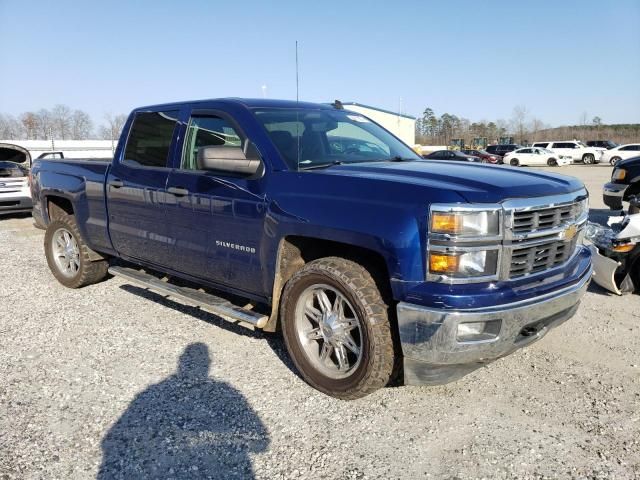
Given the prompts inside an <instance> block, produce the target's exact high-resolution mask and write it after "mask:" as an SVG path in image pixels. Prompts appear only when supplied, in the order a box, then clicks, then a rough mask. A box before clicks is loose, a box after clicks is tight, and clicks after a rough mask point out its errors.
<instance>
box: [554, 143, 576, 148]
mask: <svg viewBox="0 0 640 480" xmlns="http://www.w3.org/2000/svg"><path fill="white" fill-rule="evenodd" d="M574 147H575V143H564V142H556V143H554V144H553V145H552V148H574Z"/></svg>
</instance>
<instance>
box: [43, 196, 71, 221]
mask: <svg viewBox="0 0 640 480" xmlns="http://www.w3.org/2000/svg"><path fill="white" fill-rule="evenodd" d="M44 206H45V217H46V222H47V223H49V222H51V221H52V220H55V219H56V218H59V217H60V216H61V215H74V214H75V209H74V207H73V203H72V202H71V200H70V199H69V198H68V197H65V196H63V195H59V194H46V195H45V196H44Z"/></svg>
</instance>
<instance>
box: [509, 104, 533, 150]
mask: <svg viewBox="0 0 640 480" xmlns="http://www.w3.org/2000/svg"><path fill="white" fill-rule="evenodd" d="M528 113H529V112H528V111H527V107H525V106H524V105H517V106H515V107H514V108H513V113H512V115H511V126H512V130H513V132H514V133H515V134H516V136H517V137H518V141H519V142H523V141H524V140H525V136H526V134H527V126H526V125H527V123H526V122H527V115H528Z"/></svg>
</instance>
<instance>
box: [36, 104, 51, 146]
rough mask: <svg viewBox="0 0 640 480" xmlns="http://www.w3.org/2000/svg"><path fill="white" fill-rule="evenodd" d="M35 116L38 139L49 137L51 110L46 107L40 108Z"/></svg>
mask: <svg viewBox="0 0 640 480" xmlns="http://www.w3.org/2000/svg"><path fill="white" fill-rule="evenodd" d="M36 118H37V120H38V134H37V137H38V139H41V140H47V139H51V135H52V134H53V118H52V117H51V112H50V111H49V110H47V109H46V108H42V109H40V110H38V113H36Z"/></svg>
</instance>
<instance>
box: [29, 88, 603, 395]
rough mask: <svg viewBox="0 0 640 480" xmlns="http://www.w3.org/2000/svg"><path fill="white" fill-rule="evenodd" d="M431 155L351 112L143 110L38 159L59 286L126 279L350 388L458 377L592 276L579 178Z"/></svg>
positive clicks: (563, 306)
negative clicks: (106, 136) (88, 145)
mask: <svg viewBox="0 0 640 480" xmlns="http://www.w3.org/2000/svg"><path fill="white" fill-rule="evenodd" d="M298 132H302V133H301V134H300V135H297V133H298ZM331 136H336V137H341V138H348V137H350V138H354V139H362V138H367V139H368V141H370V142H372V143H374V144H375V145H376V146H377V148H379V149H381V150H382V151H384V152H386V153H387V157H386V158H377V159H372V158H366V159H365V158H363V156H362V155H361V153H360V152H345V151H342V152H341V151H338V150H336V149H332V148H331V145H330V142H329V138H328V137H331ZM420 159H421V157H419V156H418V155H417V154H415V153H414V152H413V151H412V150H411V149H410V148H409V147H408V146H407V145H406V144H404V143H403V142H402V141H400V140H398V139H397V138H396V137H395V136H394V135H392V134H391V133H389V132H388V131H386V130H385V129H384V128H382V127H381V126H379V125H378V124H376V123H375V122H373V121H371V120H369V119H368V118H366V117H364V116H361V115H359V114H357V113H352V112H347V111H344V110H342V109H340V108H339V106H329V105H321V104H313V103H298V102H293V101H278V100H268V99H260V100H243V99H221V100H206V101H199V102H185V103H171V104H165V105H156V106H150V107H144V108H139V109H136V110H134V111H133V112H132V113H131V115H130V116H129V118H128V120H127V122H126V123H125V125H124V128H123V130H122V134H121V137H120V141H119V143H118V147H117V149H116V153H115V157H114V158H113V159H112V160H111V162H100V161H95V160H94V161H82V160H73V161H70V160H36V161H35V163H34V167H33V170H32V183H31V188H32V194H33V198H34V203H35V204H34V211H33V215H34V219H35V220H36V222H37V224H38V225H41V226H43V227H45V228H46V232H45V236H44V250H45V255H46V258H47V263H48V265H49V268H50V269H51V271H52V273H53V276H54V277H55V278H56V279H57V280H58V281H59V282H60V283H61V284H63V285H65V286H67V287H70V288H77V287H82V286H84V285H88V284H92V283H96V282H99V281H101V280H103V279H104V278H106V275H107V272H110V273H111V274H113V275H118V276H121V277H122V278H124V279H125V281H127V282H129V283H133V284H136V285H139V286H142V287H143V288H146V289H149V290H152V291H155V292H158V293H160V294H162V295H163V296H168V297H169V298H173V299H176V300H178V301H182V302H186V303H188V304H190V305H197V306H200V307H201V308H203V309H205V310H207V311H210V312H213V313H215V314H217V315H219V316H220V317H221V318H224V319H227V320H229V321H233V322H236V323H239V324H241V325H245V326H248V327H250V328H253V329H262V330H265V331H281V332H282V334H283V336H284V340H285V344H286V347H287V350H288V352H289V354H290V356H291V358H292V360H293V363H294V365H295V367H296V368H297V369H298V371H299V372H300V373H301V376H302V377H303V378H304V379H305V380H306V381H307V382H308V383H309V384H310V385H312V386H313V387H315V388H317V389H318V390H320V391H322V392H325V393H326V394H328V395H332V396H335V397H338V398H342V399H354V398H357V397H361V396H364V395H366V394H369V393H371V392H373V391H374V390H376V389H378V388H381V387H383V386H385V385H387V384H388V383H389V382H390V381H392V380H393V378H394V375H396V374H400V373H402V375H403V376H402V377H401V378H399V381H401V382H404V383H405V384H431V385H434V384H442V383H447V382H450V381H453V380H456V379H458V378H460V377H462V376H464V375H466V374H468V373H470V372H472V371H473V370H475V369H477V368H479V367H480V366H482V365H484V364H486V363H488V362H491V361H493V360H495V359H497V358H500V357H503V356H505V355H507V354H509V353H511V352H513V351H515V350H517V349H519V348H521V347H524V346H526V345H529V344H531V343H533V342H535V341H537V340H538V339H539V338H541V337H542V336H544V335H545V334H546V333H547V332H548V331H549V330H551V329H552V328H553V327H555V326H556V325H559V324H561V323H563V322H564V321H565V320H567V319H568V318H570V317H571V316H573V314H574V313H575V312H576V309H577V308H578V305H579V302H580V299H581V298H582V296H583V294H584V292H585V290H586V288H587V286H588V284H589V281H590V278H591V271H592V267H591V252H590V251H589V249H588V248H586V247H584V246H583V245H582V241H581V239H582V236H583V233H584V232H583V228H584V226H585V223H586V219H587V214H588V194H587V191H586V189H585V188H584V185H583V184H582V183H581V182H580V181H579V180H578V179H577V178H574V177H569V176H563V175H551V174H545V173H542V172H525V171H516V170H513V169H507V168H504V169H502V168H501V169H492V168H485V167H483V166H481V165H474V164H470V163H468V162H425V161H420ZM117 258H120V259H124V260H126V261H127V262H129V263H128V265H130V266H127V265H126V264H125V265H123V264H122V262H120V263H117V262H116V263H117V264H111V265H110V259H117ZM139 268H142V269H143V270H140V269H139ZM149 270H151V271H157V272H162V273H161V275H162V276H164V275H166V276H168V277H170V278H177V279H180V283H179V284H177V283H175V282H172V281H163V280H161V279H160V278H159V277H157V276H155V275H152V274H151V273H149ZM165 280H166V279H165ZM30 288H31V289H32V290H34V291H36V290H37V286H34V285H31V286H30ZM202 289H207V290H202ZM212 289H213V290H214V291H215V292H216V293H215V294H214V293H212ZM123 294H124V293H123ZM87 321H90V319H88V320H87ZM565 328H567V327H565ZM222 353H224V352H222ZM248 366H249V365H248Z"/></svg>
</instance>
